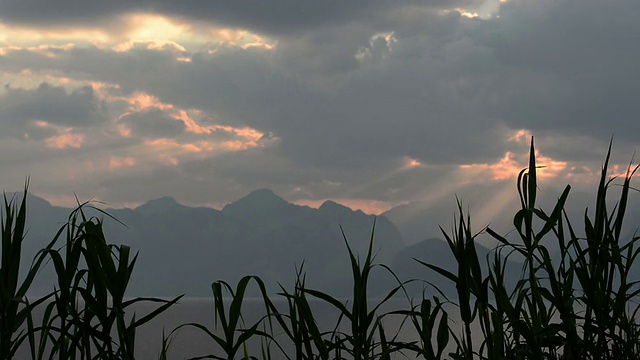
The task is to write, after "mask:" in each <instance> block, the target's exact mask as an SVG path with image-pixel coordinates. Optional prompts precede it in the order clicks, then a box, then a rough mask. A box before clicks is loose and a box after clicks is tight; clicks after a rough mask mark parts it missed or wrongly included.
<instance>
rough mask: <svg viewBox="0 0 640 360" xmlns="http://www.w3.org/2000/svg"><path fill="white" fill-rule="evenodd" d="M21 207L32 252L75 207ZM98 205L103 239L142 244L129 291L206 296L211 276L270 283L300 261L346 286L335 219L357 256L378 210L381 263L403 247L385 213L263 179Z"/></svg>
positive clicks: (38, 202) (322, 283) (333, 286)
mask: <svg viewBox="0 0 640 360" xmlns="http://www.w3.org/2000/svg"><path fill="white" fill-rule="evenodd" d="M98 205H99V204H98ZM27 210H28V214H27V215H28V223H29V228H30V231H29V233H28V235H27V240H26V242H25V251H24V254H25V259H27V260H29V261H30V259H31V258H32V257H33V255H34V254H35V253H36V252H37V250H39V249H40V248H42V247H43V246H44V245H45V244H46V243H47V242H48V241H50V240H51V239H52V238H53V236H54V235H55V233H56V231H57V230H58V229H59V228H60V226H62V225H63V224H64V222H65V221H66V219H67V218H68V216H69V214H70V213H71V211H72V209H70V208H62V207H56V206H53V205H51V204H50V203H49V202H47V201H45V200H43V199H40V198H38V197H36V196H30V197H29V199H28V203H27ZM105 211H106V212H107V213H108V214H110V215H112V216H113V217H114V218H116V219H118V221H119V222H118V221H115V220H113V219H111V218H109V217H108V216H106V215H104V214H102V213H99V212H96V211H95V210H91V209H87V210H86V212H87V214H88V215H92V216H97V217H98V218H102V219H104V230H105V235H106V237H107V239H108V241H109V242H111V243H113V244H127V245H130V246H131V247H132V249H134V250H135V251H138V252H139V258H138V262H137V263H136V269H135V273H134V277H133V278H132V283H131V287H130V295H132V296H134V295H156V296H170V295H175V294H178V293H186V294H188V295H189V296H209V295H210V284H211V282H213V281H215V280H220V279H222V280H225V281H228V282H230V283H233V282H235V281H237V280H238V279H239V278H240V277H241V276H244V275H247V274H255V275H259V276H261V277H262V278H263V279H264V280H265V281H267V282H268V283H269V284H270V285H272V286H275V284H276V282H281V283H283V284H285V285H286V284H291V283H293V281H294V276H295V269H296V267H297V266H298V267H299V266H301V265H302V264H303V262H304V268H305V269H306V271H307V279H308V284H310V285H312V286H314V287H317V288H320V289H324V290H332V291H337V292H338V293H343V294H346V293H347V292H348V291H349V290H350V282H349V281H350V278H349V276H350V273H349V272H350V268H349V266H350V265H349V262H348V257H347V251H346V246H345V242H344V239H343V236H342V233H341V228H340V227H342V229H343V230H344V233H345V235H346V237H347V238H348V240H349V244H350V246H351V247H352V249H353V250H354V251H355V252H358V253H361V254H363V256H364V252H365V251H366V248H367V245H368V243H369V239H370V237H371V231H372V227H373V224H374V219H375V222H376V225H375V226H376V227H375V240H374V242H375V244H374V247H375V250H376V252H377V259H378V260H380V261H382V262H384V263H390V262H391V261H393V259H394V258H395V255H396V254H397V253H398V252H399V251H401V250H402V249H404V248H405V245H404V243H403V241H402V238H401V235H400V234H399V232H398V231H397V229H396V227H395V225H394V224H393V223H391V222H390V221H389V220H388V219H386V218H385V217H383V216H378V217H375V216H373V215H367V214H365V213H363V212H362V211H353V210H351V209H349V208H348V207H345V206H343V205H340V204H337V203H335V202H332V201H327V202H325V203H324V204H323V205H322V206H321V207H320V208H319V209H313V208H310V207H307V206H300V205H295V204H291V203H289V202H287V201H285V200H284V199H282V198H280V197H279V196H277V195H276V194H274V193H273V192H272V191H270V190H266V189H261V190H256V191H253V192H251V193H250V194H248V195H247V196H245V197H244V198H241V199H239V200H237V201H235V202H233V203H231V204H229V205H227V206H225V207H224V208H223V209H222V210H216V209H212V208H204V207H189V206H184V205H181V204H179V203H178V202H177V201H175V200H174V199H173V198H170V197H163V198H160V199H155V200H151V201H149V202H147V203H145V204H143V205H141V206H139V207H137V208H135V209H106V210H105ZM120 222H121V223H122V224H124V226H123V225H122V224H121V223H120ZM59 244H60V246H62V244H63V242H59ZM27 260H25V261H27ZM25 267H26V266H24V267H23V269H24V268H25ZM38 279H39V281H38V283H37V284H35V285H34V289H37V290H36V291H38V290H42V291H44V290H43V289H46V288H47V286H51V285H50V284H52V281H53V274H52V273H51V271H50V269H49V270H45V271H43V272H42V274H40V276H39V277H38ZM47 284H48V285H47Z"/></svg>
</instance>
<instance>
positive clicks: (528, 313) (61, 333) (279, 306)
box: [0, 141, 640, 360]
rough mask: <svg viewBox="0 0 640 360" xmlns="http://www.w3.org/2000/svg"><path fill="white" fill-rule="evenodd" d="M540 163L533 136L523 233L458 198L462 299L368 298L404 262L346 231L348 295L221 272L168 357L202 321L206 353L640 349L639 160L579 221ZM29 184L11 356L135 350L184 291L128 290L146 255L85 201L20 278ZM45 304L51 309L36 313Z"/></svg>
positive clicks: (2, 296)
mask: <svg viewBox="0 0 640 360" xmlns="http://www.w3.org/2000/svg"><path fill="white" fill-rule="evenodd" d="M535 160H536V159H535V151H534V146H533V141H532V144H531V152H530V162H529V166H528V168H527V169H524V170H523V171H522V172H521V173H520V175H519V176H518V181H517V186H518V192H519V197H520V202H521V209H520V210H519V211H518V212H517V213H516V214H515V216H514V219H513V224H514V226H515V231H514V233H513V234H512V236H509V237H507V236H505V235H502V234H499V233H497V232H496V231H494V230H492V229H491V228H485V229H482V231H480V232H478V233H475V232H473V231H472V228H471V220H470V216H469V214H468V213H465V212H464V210H463V206H462V205H461V204H460V203H459V204H458V216H457V219H456V221H455V224H454V226H453V228H452V230H451V231H449V232H447V231H444V230H443V231H442V232H443V235H444V237H445V239H446V241H447V242H448V244H449V247H450V249H451V251H452V254H453V255H454V257H455V259H456V265H455V266H454V267H455V268H454V269H443V268H440V267H437V266H434V265H432V264H428V263H423V265H424V266H425V267H427V268H430V269H431V270H433V274H434V276H442V277H445V278H446V279H449V280H450V281H451V282H453V283H454V284H455V289H456V293H455V295H454V296H449V297H447V296H446V295H448V294H444V293H439V294H438V296H430V297H427V296H423V297H422V298H420V299H413V298H411V297H410V295H409V293H408V292H407V291H406V285H407V284H408V283H415V282H420V281H423V282H425V284H427V286H428V283H429V282H428V280H429V279H397V278H396V281H397V285H396V286H393V287H392V288H390V289H388V291H387V293H386V294H385V296H383V297H382V298H380V299H378V300H373V299H370V297H369V292H368V288H367V287H368V285H369V282H370V276H371V272H372V270H374V269H378V268H379V269H381V270H383V271H385V272H387V273H388V274H389V276H394V275H393V272H392V271H391V269H389V268H387V267H386V266H384V265H377V264H375V263H374V255H373V238H374V236H373V232H372V237H371V242H370V246H369V250H368V252H367V254H366V256H364V258H363V259H360V258H359V257H358V256H356V255H355V254H354V253H353V251H352V250H351V248H350V247H349V243H348V241H347V239H346V236H345V243H346V246H347V251H348V252H349V255H350V259H351V269H352V273H351V275H352V279H353V293H352V295H351V297H350V299H348V300H347V301H343V300H341V299H337V298H334V297H332V296H331V295H330V294H326V293H323V292H320V291H316V290H313V289H312V288H311V287H308V286H307V284H306V282H305V274H304V267H302V268H301V269H299V270H298V271H297V272H296V280H295V285H294V286H293V288H291V289H288V288H286V287H284V286H282V287H281V289H280V292H279V293H278V294H276V295H271V294H269V292H268V290H267V289H266V287H265V285H264V283H263V281H262V280H261V279H260V278H259V277H256V276H247V277H245V278H243V279H241V280H240V281H239V282H238V284H236V285H235V286H232V285H231V284H228V283H226V282H224V281H216V282H214V283H213V284H212V291H213V314H211V315H212V316H214V318H215V322H216V327H215V328H214V329H211V328H208V327H206V326H204V325H202V324H199V323H188V324H183V325H181V326H179V327H178V328H176V329H174V330H173V331H172V332H171V333H169V334H167V336H166V337H165V338H164V339H162V348H161V349H159V357H160V358H161V359H166V358H167V357H168V355H169V349H170V344H171V339H172V337H173V336H175V335H176V334H179V333H180V332H181V331H183V330H184V329H185V328H192V329H197V330H198V331H201V332H202V333H203V334H204V335H205V336H207V337H208V338H209V339H210V340H211V343H212V345H215V349H216V350H215V353H211V354H203V355H202V356H201V357H198V359H201V358H214V359H234V358H261V359H271V358H274V359H281V358H286V359H296V360H299V359H300V360H302V359H356V360H359V359H381V360H386V359H391V358H403V357H407V358H424V359H446V358H452V359H638V358H640V327H639V326H638V324H637V320H636V317H637V313H638V310H639V309H640V305H638V299H639V294H640V287H639V286H638V280H637V279H631V278H630V275H631V270H632V268H633V267H634V264H635V260H636V258H637V257H638V254H639V251H640V250H639V249H638V239H640V237H638V236H636V235H635V234H634V235H632V236H630V237H628V238H625V232H626V231H624V228H623V219H624V217H625V213H626V210H627V200H628V197H629V193H630V192H631V191H632V190H634V189H633V188H632V186H631V183H630V182H631V178H632V177H633V175H634V173H635V171H636V170H637V169H638V167H635V168H629V169H628V171H627V174H626V176H625V177H624V178H623V179H621V180H622V183H621V184H619V185H620V187H619V188H616V189H619V190H620V191H619V194H618V196H617V198H616V199H615V204H614V205H612V203H611V199H610V196H608V194H609V191H610V190H611V189H612V188H613V184H614V179H610V178H609V177H608V163H609V154H607V158H606V160H605V162H604V165H603V167H602V173H601V177H600V182H599V184H598V188H597V190H596V204H595V208H594V209H593V210H592V211H591V212H590V213H589V212H587V211H585V215H584V219H583V221H582V222H581V226H580V227H578V226H576V225H575V223H574V222H572V221H571V220H570V219H569V217H568V216H567V214H566V211H565V208H566V206H565V204H566V202H567V199H568V197H569V193H570V186H567V187H566V188H565V190H564V191H563V192H562V194H561V196H560V197H559V198H558V200H557V203H556V204H555V206H554V207H553V208H552V210H551V211H550V212H545V211H544V210H542V209H541V208H539V207H538V206H537V205H536V198H537V190H538V189H537V178H536V169H537V166H536V162H535ZM26 190H27V187H25V196H24V197H23V198H22V201H21V202H18V201H17V200H14V199H11V200H7V199H6V197H5V203H4V213H3V224H2V248H1V250H2V262H1V267H0V359H11V358H14V356H15V355H16V353H17V351H18V349H19V348H20V347H23V348H24V347H27V348H28V350H29V354H30V356H31V358H32V359H132V358H134V350H135V335H136V330H137V329H138V328H139V327H141V326H143V325H144V324H146V323H147V322H149V321H150V320H151V319H153V318H154V317H156V316H157V315H159V314H161V313H162V312H163V311H165V310H167V309H168V308H169V307H170V306H172V305H174V304H175V303H176V302H177V301H178V300H179V299H180V297H176V298H175V299H172V300H162V299H155V298H135V299H128V298H126V297H125V293H126V288H127V285H128V283H129V279H130V277H131V276H132V272H133V269H134V265H135V262H136V256H135V255H133V256H132V254H131V251H130V249H129V247H127V246H124V245H120V246H116V245H113V244H108V243H107V241H106V239H105V236H104V234H103V232H102V221H101V220H99V219H97V218H87V217H86V216H85V212H84V210H83V209H84V207H85V206H86V204H82V206H79V207H78V208H77V209H76V210H75V211H74V212H73V213H72V214H71V215H70V216H69V220H68V223H67V224H66V225H65V226H64V227H62V228H61V229H60V230H59V231H58V233H57V234H56V235H55V236H54V238H53V239H52V241H51V242H50V243H49V244H48V245H47V246H46V247H45V248H44V249H43V250H42V251H40V252H39V253H38V254H37V256H36V258H35V259H34V260H33V262H32V264H31V266H30V268H29V271H28V273H27V275H26V276H25V277H23V278H22V279H20V278H21V277H20V276H19V268H20V258H21V247H22V241H23V238H24V235H25V221H26ZM105 215H106V216H108V215H107V214H105ZM479 234H485V235H487V236H490V237H492V238H493V239H495V240H496V241H497V243H498V244H499V245H498V246H497V247H496V249H495V251H494V252H493V253H492V256H491V257H490V258H489V259H483V258H479V257H478V254H477V252H476V248H475V243H476V241H477V237H478V236H479ZM513 235H515V236H513ZM508 260H513V262H512V263H518V264H521V268H519V269H518V271H521V276H520V280H519V281H518V282H517V283H516V284H514V285H509V284H508V282H507V281H505V279H506V272H507V271H510V270H509V269H508V266H507V264H508ZM484 262H487V263H488V267H485V266H483V265H484ZM45 263H52V264H53V267H54V269H55V272H56V274H57V283H56V284H55V285H54V291H52V292H51V293H50V294H49V295H47V296H44V297H40V298H38V299H29V298H28V297H27V291H28V289H29V286H30V284H31V283H32V281H33V279H34V277H35V276H37V273H38V271H39V269H41V267H42V266H43V264H45ZM483 269H485V270H484V271H483ZM486 269H488V271H487V270H486ZM483 272H484V273H483ZM214 275H215V274H214ZM19 280H20V281H19ZM250 286H255V287H256V288H257V290H258V291H259V293H260V294H261V295H262V297H261V298H262V300H263V301H262V303H263V308H264V316H262V317H261V318H259V319H258V320H257V321H252V322H249V321H248V320H245V319H248V314H244V315H245V316H247V317H245V316H243V303H244V301H245V300H246V299H245V298H246V296H245V295H246V294H247V291H248V288H249V287H250ZM398 297H404V298H406V299H407V306H406V307H405V308H404V309H400V310H397V309H396V310H386V308H385V305H386V304H387V303H388V302H389V301H390V300H391V299H392V298H398ZM449 298H451V299H449ZM318 301H319V302H322V303H324V304H326V305H327V306H330V307H332V308H334V309H335V312H336V313H337V314H338V315H339V316H338V317H337V320H336V323H335V324H333V325H332V326H330V327H329V328H323V327H322V326H321V324H320V322H319V320H320V319H319V316H320V315H318V314H317V313H316V312H315V310H314V306H312V303H317V302H318ZM139 302H155V303H157V307H156V309H155V310H154V311H151V312H150V313H148V314H144V315H143V316H141V317H140V318H137V317H136V315H135V314H133V313H132V311H131V309H132V305H134V304H136V303H139ZM283 304H284V306H283ZM36 309H38V310H40V311H39V312H38V313H39V314H40V313H41V314H42V316H35V313H36ZM453 318H456V319H459V321H453V320H451V319H453ZM391 319H393V320H395V321H396V323H399V324H401V327H402V328H404V329H407V328H409V329H412V331H413V333H414V334H415V338H414V339H411V340H407V339H401V338H400V336H399V330H398V329H390V328H388V327H386V326H385V322H387V323H388V320H391ZM472 332H474V334H473V336H472ZM249 344H251V345H249Z"/></svg>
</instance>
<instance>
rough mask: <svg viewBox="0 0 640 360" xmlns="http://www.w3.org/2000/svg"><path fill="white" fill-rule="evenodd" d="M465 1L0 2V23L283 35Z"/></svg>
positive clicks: (168, 0) (454, 4) (36, 0)
mask: <svg viewBox="0 0 640 360" xmlns="http://www.w3.org/2000/svg"><path fill="white" fill-rule="evenodd" d="M470 2H472V1H470V0H458V1H447V0H428V1H421V2H415V1H387V0H372V1H340V0H327V1H313V0H303V1H300V0H277V1H264V0H248V1H234V0H216V1H201V0H186V1H175V0H138V1H124V0H116V1H106V2H105V1H80V2H78V1H72V0H56V1H45V0H6V1H2V2H1V3H0V14H1V15H0V20H2V21H3V22H6V23H12V24H24V25H29V26H35V27H40V26H56V27H60V26H62V27H64V26H73V25H84V26H93V25H95V24H96V23H106V22H107V21H108V20H109V19H111V18H113V17H116V16H118V15H122V14H126V13H136V12H149V13H158V14H161V15H166V16H170V17H176V16H177V17H182V18H184V19H185V20H186V21H192V20H198V21H204V22H210V23H216V24H219V25H222V26H227V27H233V28H248V29H252V30H254V31H258V32H263V33H267V34H272V35H286V34H289V33H291V32H294V33H296V32H301V31H302V32H304V31H306V30H310V29H318V28H325V27H332V26H339V25H342V24H345V23H349V22H352V21H354V20H363V21H364V20H367V19H371V18H375V17H378V16H379V15H380V14H381V13H384V12H387V11H389V10H392V9H396V8H401V7H404V6H416V5H418V6H447V7H455V6H459V5H460V4H465V3H470Z"/></svg>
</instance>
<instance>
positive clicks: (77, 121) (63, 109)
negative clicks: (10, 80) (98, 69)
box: [0, 83, 107, 128]
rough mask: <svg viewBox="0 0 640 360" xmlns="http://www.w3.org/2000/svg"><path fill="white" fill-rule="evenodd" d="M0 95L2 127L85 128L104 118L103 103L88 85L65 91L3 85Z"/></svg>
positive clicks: (48, 87)
mask: <svg viewBox="0 0 640 360" xmlns="http://www.w3.org/2000/svg"><path fill="white" fill-rule="evenodd" d="M4 90H5V94H4V95H3V96H0V120H1V122H2V124H3V125H7V124H12V125H14V126H18V127H20V126H24V127H25V128H27V127H30V126H32V124H33V123H34V122H36V121H44V122H46V123H49V124H52V125H58V126H68V127H72V126H73V127H86V126H93V125H96V124H100V123H101V122H103V121H105V120H106V119H107V114H106V108H105V106H104V104H102V103H101V101H100V100H99V99H98V98H97V97H96V94H95V93H94V91H93V89H92V88H91V87H90V86H84V87H81V88H79V89H75V90H73V91H71V92H67V90H65V89H64V88H63V87H57V86H52V85H49V84H47V83H42V84H41V85H40V86H39V87H38V88H36V89H21V88H13V87H11V86H10V85H6V86H5V89H4Z"/></svg>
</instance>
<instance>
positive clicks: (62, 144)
mask: <svg viewBox="0 0 640 360" xmlns="http://www.w3.org/2000/svg"><path fill="white" fill-rule="evenodd" d="M84 142H85V136H84V135H82V134H74V133H71V132H66V133H63V134H60V135H56V136H53V137H50V138H48V139H46V140H45V144H46V145H47V147H50V148H53V149H65V148H74V149H79V148H80V147H82V144H84Z"/></svg>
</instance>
